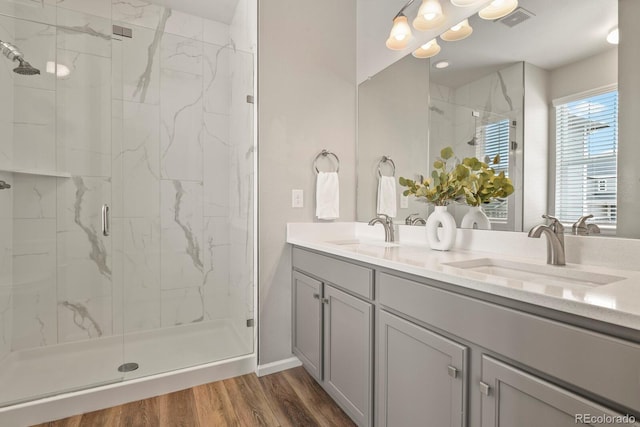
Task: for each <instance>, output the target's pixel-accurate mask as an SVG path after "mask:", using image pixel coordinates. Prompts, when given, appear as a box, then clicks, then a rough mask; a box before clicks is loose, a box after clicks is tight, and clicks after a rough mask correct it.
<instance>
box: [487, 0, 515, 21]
mask: <svg viewBox="0 0 640 427" xmlns="http://www.w3.org/2000/svg"><path fill="white" fill-rule="evenodd" d="M516 7H518V0H493V1H492V2H491V3H490V4H489V6H487V7H485V8H484V9H482V10H481V11H480V12H478V16H479V17H480V18H482V19H489V20H494V19H500V18H502V17H503V16H507V15H508V14H510V13H511V12H513V11H514V10H515V9H516Z"/></svg>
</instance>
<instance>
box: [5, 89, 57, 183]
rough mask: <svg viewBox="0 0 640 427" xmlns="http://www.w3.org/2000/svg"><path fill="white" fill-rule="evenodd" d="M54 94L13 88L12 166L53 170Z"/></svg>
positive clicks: (49, 91)
mask: <svg viewBox="0 0 640 427" xmlns="http://www.w3.org/2000/svg"><path fill="white" fill-rule="evenodd" d="M55 99H56V93H55V92H54V91H51V90H44V89H34V88H29V87H20V86H16V87H15V88H14V125H13V138H14V141H13V166H14V167H15V168H16V169H39V170H49V171H54V170H56V168H57V164H56V141H55V135H56V133H55V127H56V101H55Z"/></svg>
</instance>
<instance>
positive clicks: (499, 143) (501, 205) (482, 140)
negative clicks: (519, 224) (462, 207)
mask: <svg viewBox="0 0 640 427" xmlns="http://www.w3.org/2000/svg"><path fill="white" fill-rule="evenodd" d="M476 141H477V145H476V157H477V158H479V159H483V160H484V162H485V163H487V164H488V165H489V166H491V167H492V168H493V169H494V170H495V171H496V173H500V172H504V173H505V175H506V176H507V177H508V176H509V144H510V143H509V141H510V139H509V119H503V120H498V121H495V122H493V123H489V124H485V125H482V126H478V127H477V128H476ZM498 154H499V155H500V162H499V163H498V164H495V165H494V164H493V159H494V158H495V157H496V156H497V155H498ZM482 210H483V211H484V213H485V214H486V215H487V217H488V218H489V219H490V220H491V222H493V223H506V222H507V220H508V210H509V199H508V198H506V199H500V200H494V201H492V202H491V203H486V204H484V205H482Z"/></svg>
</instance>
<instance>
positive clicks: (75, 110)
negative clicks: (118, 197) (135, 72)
mask: <svg viewBox="0 0 640 427" xmlns="http://www.w3.org/2000/svg"><path fill="white" fill-rule="evenodd" d="M58 61H59V62H60V63H62V64H65V65H67V66H69V68H70V69H71V74H70V75H69V76H68V77H67V78H64V79H59V81H58V90H57V102H56V104H57V126H56V133H57V144H58V169H59V170H66V171H67V172H69V173H71V174H72V175H82V176H110V175H111V107H112V104H111V66H110V60H109V58H102V57H99V56H94V55H88V54H83V53H77V52H70V51H66V50H59V51H58Z"/></svg>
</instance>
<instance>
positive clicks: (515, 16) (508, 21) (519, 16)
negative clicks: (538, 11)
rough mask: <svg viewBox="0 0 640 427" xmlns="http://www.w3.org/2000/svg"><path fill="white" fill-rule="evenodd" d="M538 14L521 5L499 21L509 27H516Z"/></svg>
mask: <svg viewBox="0 0 640 427" xmlns="http://www.w3.org/2000/svg"><path fill="white" fill-rule="evenodd" d="M534 16H536V15H535V14H533V13H532V12H529V11H528V10H527V9H525V8H523V7H519V8H517V9H516V10H514V11H513V12H511V13H510V14H508V15H507V16H505V17H504V18H502V19H498V22H500V23H502V24H504V25H506V26H507V27H511V28H513V27H515V26H516V25H519V24H522V23H523V22H524V21H526V20H528V19H529V18H533V17H534Z"/></svg>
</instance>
